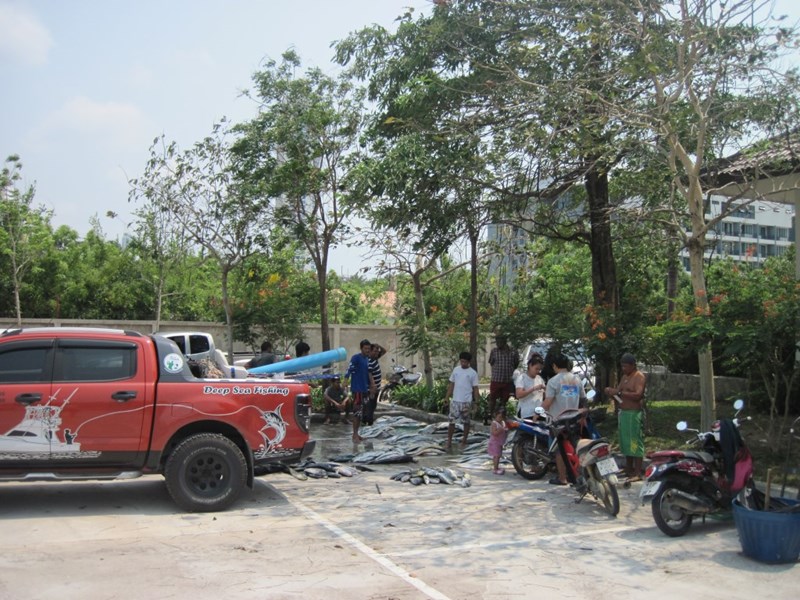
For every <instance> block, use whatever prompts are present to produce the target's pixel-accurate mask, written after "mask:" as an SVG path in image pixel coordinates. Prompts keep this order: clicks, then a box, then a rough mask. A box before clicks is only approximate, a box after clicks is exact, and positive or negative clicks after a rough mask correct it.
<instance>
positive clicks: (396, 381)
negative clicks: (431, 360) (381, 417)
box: [378, 359, 422, 402]
mask: <svg viewBox="0 0 800 600" xmlns="http://www.w3.org/2000/svg"><path fill="white" fill-rule="evenodd" d="M411 368H412V369H416V368H417V365H411ZM421 380H422V373H420V372H419V371H417V372H412V371H410V370H409V369H407V368H406V367H404V366H402V365H398V364H395V362H394V359H392V373H391V375H389V377H388V382H387V383H386V385H384V386H383V387H381V390H380V392H378V402H391V401H392V394H393V393H394V390H395V389H397V388H398V387H400V386H405V385H417V384H418V383H419V382H420V381H421Z"/></svg>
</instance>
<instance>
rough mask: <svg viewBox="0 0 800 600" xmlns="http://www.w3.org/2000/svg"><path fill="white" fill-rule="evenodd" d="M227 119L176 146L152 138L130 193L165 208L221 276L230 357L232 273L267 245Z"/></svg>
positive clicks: (258, 205) (260, 206) (257, 204)
mask: <svg viewBox="0 0 800 600" xmlns="http://www.w3.org/2000/svg"><path fill="white" fill-rule="evenodd" d="M229 133H230V132H229V131H228V130H227V123H226V122H225V121H224V120H223V121H222V122H220V123H218V124H216V125H215V126H214V128H213V131H212V133H211V135H209V136H208V137H206V138H205V139H203V140H202V141H199V142H196V143H195V144H194V145H193V146H192V147H191V148H189V149H188V150H184V151H180V150H179V148H178V146H177V144H176V143H175V142H172V143H169V144H167V143H165V141H164V137H163V136H161V137H160V138H156V140H155V141H154V142H153V144H152V146H151V147H150V159H149V161H148V162H147V165H146V167H145V170H144V173H143V174H142V176H141V177H139V178H138V179H134V180H132V181H131V186H132V190H131V197H132V198H134V199H139V198H142V199H144V200H145V201H146V203H147V206H149V207H151V208H152V210H154V211H157V212H161V211H163V212H166V213H169V214H170V215H171V219H172V220H174V222H175V223H177V224H178V225H179V226H180V227H181V228H182V230H183V232H184V233H185V234H186V236H187V237H188V239H189V240H190V241H191V243H192V245H193V246H194V247H196V248H199V249H202V252H203V256H204V258H206V259H207V260H211V261H213V262H214V263H215V264H216V266H217V268H218V273H219V277H220V296H221V305H222V309H223V312H224V315H225V322H226V325H227V328H228V348H227V351H228V355H229V360H231V359H232V357H233V339H234V332H233V326H234V323H233V312H234V311H233V306H232V303H231V297H230V293H229V289H228V286H229V283H230V278H231V275H232V273H233V272H234V271H235V270H236V269H238V268H240V267H241V265H242V263H243V262H244V261H245V260H246V259H247V258H248V257H249V256H250V255H251V254H252V253H253V252H255V251H256V250H257V249H258V248H260V247H263V246H264V245H265V241H264V239H263V235H262V234H261V232H260V229H261V226H260V223H261V216H262V214H263V212H264V203H263V201H262V199H261V198H260V197H258V196H256V195H254V193H253V189H252V188H250V187H249V186H247V185H246V184H244V183H243V171H242V169H243V168H244V167H242V165H240V164H237V161H236V158H237V157H236V155H235V154H232V153H231V150H230V142H229V137H228V136H229Z"/></svg>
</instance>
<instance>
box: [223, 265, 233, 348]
mask: <svg viewBox="0 0 800 600" xmlns="http://www.w3.org/2000/svg"><path fill="white" fill-rule="evenodd" d="M228 275H229V270H228V267H227V266H223V267H222V307H223V309H224V310H225V325H226V329H227V331H228V347H227V348H226V349H225V351H226V353H227V354H228V356H231V357H232V356H233V309H232V308H231V299H230V297H229V296H228Z"/></svg>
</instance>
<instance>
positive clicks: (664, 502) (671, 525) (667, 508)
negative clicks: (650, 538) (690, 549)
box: [651, 481, 693, 537]
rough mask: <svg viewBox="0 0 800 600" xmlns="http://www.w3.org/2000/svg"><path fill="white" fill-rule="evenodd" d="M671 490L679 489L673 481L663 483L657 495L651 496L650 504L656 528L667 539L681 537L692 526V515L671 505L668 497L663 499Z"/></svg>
mask: <svg viewBox="0 0 800 600" xmlns="http://www.w3.org/2000/svg"><path fill="white" fill-rule="evenodd" d="M672 489H680V487H679V486H678V485H677V484H676V483H675V482H673V481H665V482H664V485H662V486H661V489H660V490H658V493H657V494H656V495H655V496H653V502H652V504H651V507H652V509H653V519H654V520H655V522H656V525H658V528H659V529H660V530H661V531H662V532H663V533H665V534H666V535H668V536H669V537H681V536H682V535H683V534H685V533H686V532H687V531H689V527H691V526H692V518H693V515H691V514H689V513H687V512H686V511H685V510H683V509H682V508H680V507H678V506H675V505H673V504H672V503H671V502H670V501H669V497H666V498H665V497H664V495H665V494H666V492H668V491H669V490H672Z"/></svg>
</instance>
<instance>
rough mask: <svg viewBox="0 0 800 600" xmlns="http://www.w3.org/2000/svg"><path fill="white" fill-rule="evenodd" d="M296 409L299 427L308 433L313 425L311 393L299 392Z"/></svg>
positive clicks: (295, 404)
mask: <svg viewBox="0 0 800 600" xmlns="http://www.w3.org/2000/svg"><path fill="white" fill-rule="evenodd" d="M294 410H295V420H296V421H297V425H298V427H300V429H301V430H302V431H303V432H304V433H308V431H309V428H310V426H311V394H297V396H296V397H295V403H294Z"/></svg>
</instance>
